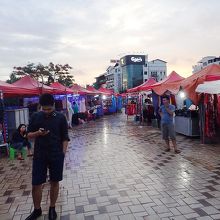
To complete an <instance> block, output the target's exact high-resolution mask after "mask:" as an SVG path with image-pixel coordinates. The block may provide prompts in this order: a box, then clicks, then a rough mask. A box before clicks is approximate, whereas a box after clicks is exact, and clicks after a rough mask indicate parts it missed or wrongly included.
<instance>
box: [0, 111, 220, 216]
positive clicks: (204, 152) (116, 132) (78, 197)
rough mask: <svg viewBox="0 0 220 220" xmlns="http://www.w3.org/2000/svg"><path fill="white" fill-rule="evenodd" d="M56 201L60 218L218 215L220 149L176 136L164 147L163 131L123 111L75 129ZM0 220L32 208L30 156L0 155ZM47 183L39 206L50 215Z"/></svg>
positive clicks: (72, 133) (29, 210)
mask: <svg viewBox="0 0 220 220" xmlns="http://www.w3.org/2000/svg"><path fill="white" fill-rule="evenodd" d="M70 136H71V143H70V146H69V150H68V152H67V155H66V159H65V171H64V180H63V181H62V183H61V186H60V196H59V200H58V203H57V211H58V212H59V219H62V220H72V219H74V220H78V219H79V220H84V219H85V220H93V219H95V220H130V219H138V220H139V219H142V220H148V219H149V220H154V219H164V220H165V219H205V220H206V219H207V220H208V219H220V157H219V155H220V146H211V145H201V144H200V141H199V140H198V139H190V138H187V137H185V136H180V135H178V137H177V143H178V145H179V147H180V149H181V151H182V153H181V154H180V155H176V154H174V153H173V152H168V153H165V152H164V148H163V147H164V144H163V142H162V140H161V134H160V131H159V130H157V129H154V128H152V127H149V126H141V125H139V124H137V123H135V122H134V121H132V120H131V119H129V120H128V121H127V120H126V116H124V115H120V114H119V115H114V116H106V117H104V118H103V119H100V120H97V121H95V122H89V123H88V124H84V125H81V126H79V127H76V128H74V129H73V130H72V131H71V132H70ZM0 174H1V175H0V219H1V220H4V219H14V220H21V219H25V217H26V216H27V215H28V214H29V213H30V212H31V210H32V208H33V205H32V198H31V159H27V160H25V161H24V162H18V161H8V160H7V159H3V158H2V159H0ZM48 195H49V184H48V183H47V184H45V186H44V195H43V202H42V208H43V211H44V214H45V215H44V216H43V217H42V218H41V219H47V215H46V214H47V210H48V206H49V196H48Z"/></svg>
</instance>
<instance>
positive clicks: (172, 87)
mask: <svg viewBox="0 0 220 220" xmlns="http://www.w3.org/2000/svg"><path fill="white" fill-rule="evenodd" d="M184 79H185V78H184V77H182V76H180V75H179V74H178V73H176V72H175V71H172V72H171V73H170V75H169V76H168V77H166V78H165V79H163V80H162V81H159V82H157V83H155V84H154V85H152V86H151V88H152V90H153V91H154V92H155V93H156V94H158V95H163V94H164V93H165V92H166V91H169V92H171V93H172V94H177V93H178V91H179V89H180V83H181V82H182V81H183V80H184Z"/></svg>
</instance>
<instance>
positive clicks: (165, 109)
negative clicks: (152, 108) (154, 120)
mask: <svg viewBox="0 0 220 220" xmlns="http://www.w3.org/2000/svg"><path fill="white" fill-rule="evenodd" d="M169 100H170V99H169V96H163V97H162V102H163V105H161V107H160V109H159V113H160V116H161V129H162V136H163V139H164V140H165V142H166V151H167V152H168V151H170V141H169V138H170V139H171V141H172V143H173V147H174V152H175V153H180V150H178V149H177V144H176V134H175V129H174V112H175V106H174V105H171V104H169Z"/></svg>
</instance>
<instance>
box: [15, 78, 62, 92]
mask: <svg viewBox="0 0 220 220" xmlns="http://www.w3.org/2000/svg"><path fill="white" fill-rule="evenodd" d="M13 85H15V86H19V87H21V88H26V89H29V90H30V91H32V93H31V94H35V95H39V94H42V93H51V94H53V93H59V92H60V91H59V90H57V89H54V88H51V87H49V86H47V85H44V84H42V83H40V82H38V81H37V80H35V79H33V78H31V77H30V76H24V77H22V78H21V79H19V80H18V81H16V82H15V83H13Z"/></svg>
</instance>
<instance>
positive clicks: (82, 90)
mask: <svg viewBox="0 0 220 220" xmlns="http://www.w3.org/2000/svg"><path fill="white" fill-rule="evenodd" d="M71 89H72V90H73V93H74V94H79V95H87V94H94V93H93V92H91V91H89V90H87V89H85V88H83V87H82V86H80V85H78V84H76V83H75V84H73V86H72V87H71Z"/></svg>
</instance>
